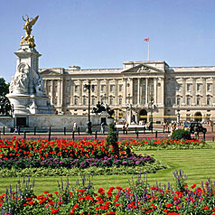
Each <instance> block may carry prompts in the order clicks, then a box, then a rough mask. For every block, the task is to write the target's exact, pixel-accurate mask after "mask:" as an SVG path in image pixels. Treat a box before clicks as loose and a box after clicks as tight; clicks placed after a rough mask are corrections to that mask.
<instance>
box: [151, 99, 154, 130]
mask: <svg viewBox="0 0 215 215" xmlns="http://www.w3.org/2000/svg"><path fill="white" fill-rule="evenodd" d="M153 104H154V98H153V96H152V95H151V96H150V111H151V115H150V126H151V130H152V131H153Z"/></svg>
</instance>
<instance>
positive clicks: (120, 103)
mask: <svg viewBox="0 0 215 215" xmlns="http://www.w3.org/2000/svg"><path fill="white" fill-rule="evenodd" d="M119 105H122V98H121V97H120V98H119Z"/></svg>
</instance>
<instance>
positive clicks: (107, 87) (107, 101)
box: [105, 79, 110, 105]
mask: <svg viewBox="0 0 215 215" xmlns="http://www.w3.org/2000/svg"><path fill="white" fill-rule="evenodd" d="M109 87H110V86H109V80H108V79H106V101H105V102H106V103H107V104H108V105H109Z"/></svg>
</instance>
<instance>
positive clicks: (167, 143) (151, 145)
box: [121, 139, 211, 150]
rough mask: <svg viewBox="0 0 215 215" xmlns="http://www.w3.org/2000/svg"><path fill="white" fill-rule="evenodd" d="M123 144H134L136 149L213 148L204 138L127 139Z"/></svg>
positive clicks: (133, 146)
mask: <svg viewBox="0 0 215 215" xmlns="http://www.w3.org/2000/svg"><path fill="white" fill-rule="evenodd" d="M121 144H122V145H128V146H132V148H133V149H134V150H161V149H167V150H177V149H203V148H211V146H210V145H208V144H207V143H206V142H204V141H202V140H174V139H125V140H122V143H121Z"/></svg>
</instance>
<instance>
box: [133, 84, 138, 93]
mask: <svg viewBox="0 0 215 215" xmlns="http://www.w3.org/2000/svg"><path fill="white" fill-rule="evenodd" d="M137 89H138V85H137V84H135V85H134V91H135V92H137Z"/></svg>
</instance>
